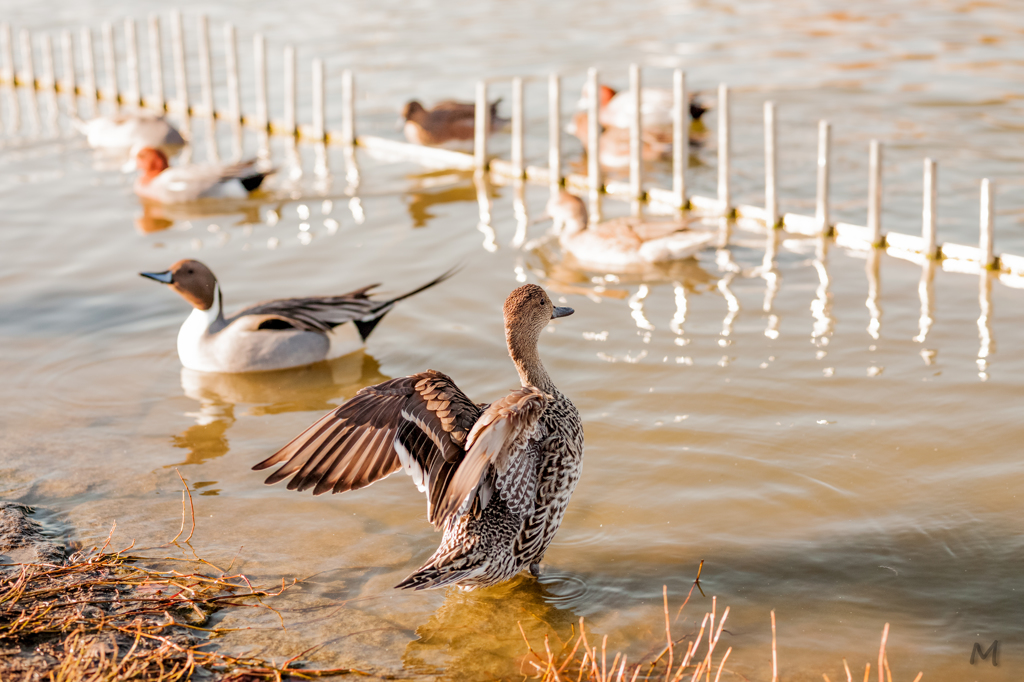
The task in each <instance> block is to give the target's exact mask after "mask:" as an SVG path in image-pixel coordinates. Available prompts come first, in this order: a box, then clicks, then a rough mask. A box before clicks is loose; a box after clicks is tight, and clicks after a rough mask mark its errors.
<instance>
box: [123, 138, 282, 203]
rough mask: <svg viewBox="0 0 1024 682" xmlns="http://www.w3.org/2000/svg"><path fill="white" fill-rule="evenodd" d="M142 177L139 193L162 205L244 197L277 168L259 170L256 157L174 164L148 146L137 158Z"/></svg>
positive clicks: (139, 180)
mask: <svg viewBox="0 0 1024 682" xmlns="http://www.w3.org/2000/svg"><path fill="white" fill-rule="evenodd" d="M135 165H136V168H138V170H139V173H140V175H139V177H138V178H136V180H135V193H136V194H137V195H139V197H141V198H143V199H149V200H151V201H155V202H157V203H161V204H180V203H185V202H189V201H196V200H197V199H212V198H220V199H244V198H246V197H248V196H249V193H250V192H253V191H254V190H256V189H257V188H258V187H259V186H260V185H261V184H263V179H264V178H266V177H267V176H268V175H270V174H271V173H273V172H274V171H273V170H266V171H264V170H257V169H256V168H255V166H256V159H250V160H248V161H241V162H239V163H233V164H229V165H226V166H221V165H217V164H201V165H200V164H194V165H187V166H175V167H174V168H171V167H170V164H169V163H168V162H167V155H166V154H164V153H163V152H162V151H160V150H159V149H154V148H152V147H144V148H143V149H141V150H140V151H139V152H138V154H137V155H136V157H135Z"/></svg>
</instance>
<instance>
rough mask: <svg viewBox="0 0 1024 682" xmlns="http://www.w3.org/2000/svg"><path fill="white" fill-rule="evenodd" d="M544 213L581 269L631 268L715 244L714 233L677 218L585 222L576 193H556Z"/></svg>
mask: <svg viewBox="0 0 1024 682" xmlns="http://www.w3.org/2000/svg"><path fill="white" fill-rule="evenodd" d="M547 214H548V216H549V217H550V218H551V219H552V221H553V222H554V232H555V234H556V235H558V243H559V244H560V245H561V247H562V250H563V251H565V252H566V253H569V254H572V256H573V257H574V258H575V259H576V261H577V262H578V263H579V264H580V265H582V266H583V267H589V268H593V269H598V270H602V269H604V270H614V269H616V268H626V269H628V268H631V267H635V266H643V265H646V264H650V263H668V262H671V261H676V260H683V259H685V258H690V257H692V256H694V255H696V254H697V253H699V252H700V251H701V250H702V249H703V248H704V247H706V246H710V245H711V244H713V243H714V241H715V239H716V237H717V235H716V234H715V233H714V232H704V231H699V232H698V231H691V230H689V229H688V227H687V225H686V223H683V222H680V221H674V220H672V221H664V220H659V221H653V220H642V219H639V218H633V217H622V218H613V219H611V220H606V221H604V222H602V223H599V224H597V225H591V226H588V225H587V219H588V217H587V206H586V204H585V203H583V200H582V199H580V198H579V197H577V196H575V195H573V194H569V193H568V192H565V191H562V192H559V193H558V195H557V196H555V197H552V198H551V199H550V200H549V201H548V205H547Z"/></svg>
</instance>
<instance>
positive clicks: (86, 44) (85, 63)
mask: <svg viewBox="0 0 1024 682" xmlns="http://www.w3.org/2000/svg"><path fill="white" fill-rule="evenodd" d="M80 35H81V40H82V72H83V76H84V77H85V84H84V88H83V94H85V96H86V98H87V99H88V101H89V112H90V113H92V114H95V113H96V100H98V99H99V97H100V93H99V89H98V87H97V84H96V53H95V51H94V50H93V46H92V29H91V28H88V27H84V28H82V32H81V34H80Z"/></svg>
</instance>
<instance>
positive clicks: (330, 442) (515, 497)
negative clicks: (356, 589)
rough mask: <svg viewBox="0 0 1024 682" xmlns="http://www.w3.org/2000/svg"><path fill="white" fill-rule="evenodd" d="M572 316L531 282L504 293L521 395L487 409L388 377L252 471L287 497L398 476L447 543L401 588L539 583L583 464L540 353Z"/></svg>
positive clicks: (436, 386) (575, 429)
mask: <svg viewBox="0 0 1024 682" xmlns="http://www.w3.org/2000/svg"><path fill="white" fill-rule="evenodd" d="M572 312H573V310H572V308H564V307H559V306H555V305H552V303H551V299H550V298H548V295H547V293H545V291H544V289H542V288H541V287H539V286H537V285H536V284H526V285H523V286H521V287H519V288H518V289H516V290H514V291H513V292H512V293H511V294H509V296H508V298H507V299H506V300H505V306H504V317H505V338H506V341H507V343H508V351H509V355H510V356H511V357H512V362H513V363H515V366H516V369H517V370H518V372H519V379H520V382H521V384H522V388H519V389H516V390H514V391H512V392H511V393H509V394H508V395H507V396H505V397H503V398H500V399H498V400H496V401H494V402H493V403H491V404H489V405H486V404H474V403H473V401H472V400H470V399H469V398H468V397H467V396H466V395H465V394H464V393H463V392H462V391H461V390H460V389H459V387H458V386H456V385H455V382H454V381H452V380H451V379H450V378H449V377H448V376H446V375H444V374H442V373H440V372H436V371H434V370H427V371H426V372H422V373H420V374H413V375H412V376H408V377H401V378H399V379H392V380H391V381H386V382H384V383H382V384H378V385H376V386H369V387H367V388H364V389H362V390H360V391H359V393H358V394H356V396H355V397H354V398H352V399H351V400H349V401H348V402H346V403H344V404H342V405H341V406H340V407H338V408H336V409H335V410H333V411H332V412H329V413H327V414H326V415H325V416H324V417H322V418H321V419H320V420H319V421H317V422H316V423H314V424H313V425H312V426H310V427H309V428H308V429H306V430H305V431H304V432H302V433H301V434H299V436H298V437H296V438H295V439H294V440H293V441H292V442H290V443H288V445H286V446H284V447H283V448H282V449H281V450H279V451H278V452H277V453H276V454H275V455H273V456H272V457H269V458H268V459H266V460H264V461H262V462H260V463H259V464H257V465H256V466H255V467H253V468H254V469H256V470H260V469H267V468H269V467H272V466H274V465H277V464H281V465H282V466H281V467H280V468H279V469H278V470H277V471H276V472H274V473H273V474H272V475H271V476H270V477H269V478H268V479H267V481H266V482H267V483H268V484H273V483H277V482H278V481H282V480H284V479H286V478H288V477H289V476H292V479H291V481H289V482H288V489H289V490H300V491H301V490H309V489H310V488H312V489H313V494H314V495H320V494H322V493H325V492H327V491H332V492H335V493H340V492H345V491H348V490H355V489H358V488H363V487H365V486H368V485H370V484H371V483H373V482H375V481H378V480H380V479H382V478H384V477H386V476H389V475H391V474H392V473H394V472H396V471H398V470H399V469H401V470H404V471H405V473H407V474H408V475H409V476H411V477H412V479H413V482H414V483H415V484H416V487H417V488H419V490H420V492H424V493H426V494H427V520H429V521H430V522H431V523H433V524H434V526H435V527H436V528H438V529H442V530H443V531H444V536H443V538H442V539H441V545H440V547H438V548H437V551H436V552H434V555H433V556H432V557H430V559H428V560H427V562H426V563H425V564H423V566H421V567H420V568H419V569H417V570H416V571H415V572H414V573H413V574H412V575H410V576H409V577H408V578H406V579H405V580H403V581H402V582H400V583H399V584H398V585H397V587H398V588H401V589H415V590H424V589H432V588H438V587H444V586H446V585H458V586H459V587H460V588H462V589H465V590H472V589H475V588H478V587H487V586H490V585H496V584H498V583H501V582H504V581H506V580H509V579H510V578H512V577H513V576H515V575H516V574H517V573H519V572H520V571H522V570H523V569H526V568H529V569H530V571H531V572H532V573H534V575H536V574H537V573H538V572H539V563H540V560H541V558H542V557H543V556H544V552H545V551H546V550H547V548H548V545H549V544H550V543H551V540H552V538H553V537H554V536H555V532H556V531H557V530H558V526H559V525H560V524H561V522H562V516H563V515H564V513H565V509H566V506H567V505H568V503H569V497H570V496H571V495H572V492H573V490H574V489H575V488H576V483H577V481H578V480H579V477H580V471H581V466H582V461H583V427H582V424H581V422H580V415H579V413H578V412H577V411H576V408H575V407H574V406H573V404H572V402H570V400H569V399H568V398H566V397H565V396H564V395H562V393H560V392H559V390H558V388H557V387H556V386H555V384H554V382H553V381H552V380H551V377H550V376H549V375H548V373H547V370H546V369H544V365H543V364H542V363H541V360H540V355H539V354H538V352H537V342H538V341H539V339H540V335H541V332H542V331H544V328H545V327H547V325H548V323H549V321H550V320H552V319H554V318H558V317H565V316H566V315H571V314H572ZM293 474H294V476H293Z"/></svg>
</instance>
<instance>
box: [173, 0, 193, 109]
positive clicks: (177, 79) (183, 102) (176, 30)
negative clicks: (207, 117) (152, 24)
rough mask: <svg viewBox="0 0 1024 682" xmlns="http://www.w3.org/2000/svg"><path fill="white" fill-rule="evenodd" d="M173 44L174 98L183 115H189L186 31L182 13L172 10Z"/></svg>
mask: <svg viewBox="0 0 1024 682" xmlns="http://www.w3.org/2000/svg"><path fill="white" fill-rule="evenodd" d="M171 45H172V47H173V51H174V98H175V99H176V100H177V101H178V106H180V107H181V113H182V115H183V116H185V117H188V116H189V115H190V114H191V112H190V111H189V109H190V107H189V97H188V69H187V68H186V62H185V31H184V29H183V28H182V26H181V13H180V12H178V11H177V10H175V11H173V12H171Z"/></svg>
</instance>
